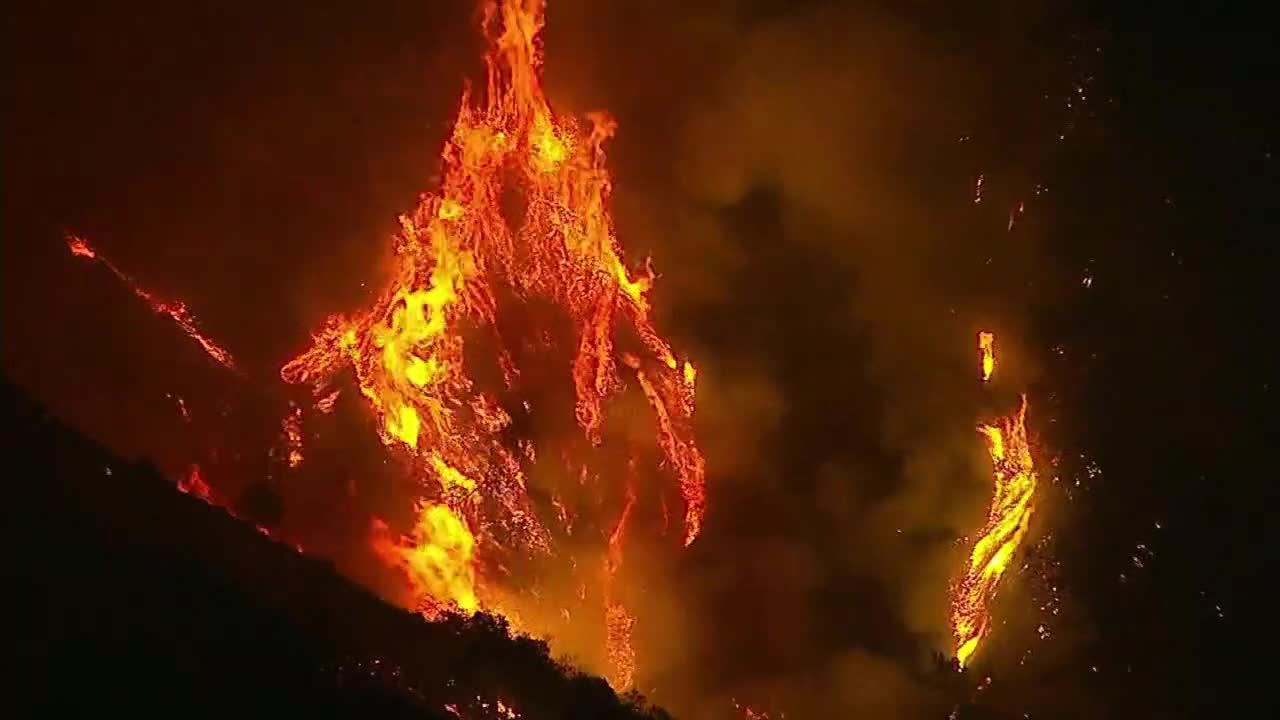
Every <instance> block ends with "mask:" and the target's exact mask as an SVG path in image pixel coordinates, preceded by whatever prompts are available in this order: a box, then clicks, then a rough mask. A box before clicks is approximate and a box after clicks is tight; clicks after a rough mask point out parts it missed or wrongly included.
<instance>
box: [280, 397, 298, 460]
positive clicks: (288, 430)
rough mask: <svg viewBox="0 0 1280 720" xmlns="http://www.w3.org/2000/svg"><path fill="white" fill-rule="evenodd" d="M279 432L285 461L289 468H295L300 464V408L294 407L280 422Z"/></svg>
mask: <svg viewBox="0 0 1280 720" xmlns="http://www.w3.org/2000/svg"><path fill="white" fill-rule="evenodd" d="M280 431H281V434H282V435H284V441H285V447H286V448H287V451H286V454H285V459H286V460H287V461H288V462H289V467H291V468H296V467H298V466H299V465H301V464H302V459H303V456H302V408H300V407H298V406H296V405H294V406H293V407H291V408H289V412H288V413H287V414H286V415H285V416H284V420H281V421H280Z"/></svg>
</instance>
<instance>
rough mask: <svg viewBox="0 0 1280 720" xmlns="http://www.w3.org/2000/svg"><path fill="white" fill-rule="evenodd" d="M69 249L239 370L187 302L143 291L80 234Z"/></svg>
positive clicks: (72, 237) (71, 238)
mask: <svg viewBox="0 0 1280 720" xmlns="http://www.w3.org/2000/svg"><path fill="white" fill-rule="evenodd" d="M67 250H69V251H70V252H71V254H72V256H74V257H80V258H84V259H86V260H93V261H96V262H99V263H102V265H103V267H105V268H107V269H108V270H110V271H111V273H112V274H113V275H115V276H116V277H117V278H118V279H119V280H120V282H122V283H124V284H125V285H126V286H127V287H128V288H129V289H130V290H132V291H133V294H134V295H137V296H138V298H139V299H141V300H142V301H143V302H145V303H146V304H147V306H148V307H150V308H151V310H152V311H153V312H155V313H156V314H158V315H164V316H167V317H168V318H169V319H170V320H172V321H173V322H174V323H175V324H176V325H177V326H178V327H179V328H180V329H181V330H182V332H184V333H186V334H187V337H189V338H191V339H192V340H194V341H195V342H196V344H197V345H199V346H200V348H201V349H202V350H204V352H205V354H207V355H208V356H209V357H211V358H213V359H214V360H216V361H217V362H218V363H219V364H220V365H222V366H223V367H225V368H227V369H228V370H235V369H236V363H235V360H233V359H232V357H231V353H229V352H227V350H226V349H225V348H223V347H222V346H221V345H219V344H218V343H216V342H214V341H213V340H212V339H210V338H209V336H207V335H205V334H204V333H203V332H202V331H201V330H200V325H199V323H198V322H197V321H196V318H195V316H194V315H192V314H191V311H190V310H188V309H187V306H186V303H184V302H182V301H181V300H169V301H166V300H161V299H160V298H158V297H156V296H155V294H154V293H152V292H150V291H148V290H145V289H143V288H142V286H141V285H139V284H138V283H137V281H135V280H134V279H133V278H132V277H129V276H128V275H126V274H125V273H124V272H123V271H121V270H120V269H119V268H117V267H116V266H115V263H113V262H111V261H110V260H108V259H107V258H106V257H104V256H103V255H101V254H99V253H98V251H97V250H94V249H93V248H92V247H90V245H89V242H88V241H87V240H85V239H84V238H82V237H79V236H77V235H68V236H67Z"/></svg>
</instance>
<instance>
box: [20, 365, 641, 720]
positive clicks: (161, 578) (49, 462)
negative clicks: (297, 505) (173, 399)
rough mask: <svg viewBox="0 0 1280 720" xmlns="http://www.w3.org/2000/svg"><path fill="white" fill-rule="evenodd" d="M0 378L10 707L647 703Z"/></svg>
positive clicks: (493, 710)
mask: <svg viewBox="0 0 1280 720" xmlns="http://www.w3.org/2000/svg"><path fill="white" fill-rule="evenodd" d="M0 388H2V390H0V408H2V411H3V414H4V422H3V426H4V427H6V428H8V430H6V437H7V444H9V445H10V449H9V450H8V451H6V453H5V459H6V465H7V467H8V471H7V472H6V473H5V475H6V476H7V477H8V478H9V481H8V483H7V484H8V485H9V487H10V488H11V490H12V492H13V494H11V495H10V497H9V498H7V499H6V501H5V510H4V512H5V514H6V515H7V516H8V519H7V520H6V526H7V527H8V528H9V530H10V532H11V533H13V539H12V540H11V542H10V545H9V547H10V548H11V550H12V552H11V553H10V557H11V558H12V561H11V567H15V568H16V573H14V572H13V571H11V572H10V577H9V579H8V582H7V583H6V587H7V593H6V594H7V595H8V596H9V597H10V598H11V601H10V602H12V601H13V600H16V601H17V607H16V608H15V609H11V610H10V615H9V619H10V627H11V628H12V630H11V631H10V633H9V634H10V637H9V638H7V639H6V643H5V644H6V649H7V650H8V653H7V654H8V658H7V659H8V660H9V663H10V665H11V667H12V670H11V671H10V673H11V674H10V680H12V681H13V682H12V685H11V687H14V688H16V689H17V690H18V693H19V694H18V696H17V697H16V698H14V701H16V702H17V706H18V707H29V708H31V709H34V710H36V711H37V714H38V715H43V716H56V715H61V714H62V713H64V712H67V711H73V712H74V714H76V715H80V714H83V713H88V712H95V713H98V712H103V713H110V714H114V713H116V712H120V711H125V712H129V711H132V712H139V711H147V710H151V711H156V712H160V713H164V712H181V713H183V714H190V713H192V712H196V713H199V714H203V713H206V712H210V711H219V712H236V713H240V714H241V715H247V716H251V717H252V716H257V715H260V714H262V713H263V712H266V711H281V710H283V711H285V712H288V713H289V715H290V716H292V717H300V716H304V715H306V714H310V713H319V714H320V716H322V717H331V716H334V715H335V714H336V715H350V716H360V717H368V716H373V715H376V716H378V717H454V716H461V717H466V718H484V717H500V716H502V717H507V716H506V715H505V712H502V711H499V709H498V707H497V704H496V703H497V701H498V700H503V701H504V703H506V704H509V706H511V707H514V708H515V709H516V711H517V712H519V713H521V715H522V716H523V717H539V718H542V717H547V718H550V717H573V718H579V717H580V718H606V717H618V718H622V717H644V716H646V712H644V711H639V710H636V709H635V708H633V707H631V706H628V705H626V704H625V703H623V702H622V701H620V700H619V699H618V698H617V697H616V696H615V695H614V693H613V692H612V691H611V690H610V689H609V687H608V686H607V685H606V684H605V682H604V681H602V680H600V679H598V678H592V677H587V676H584V675H580V674H575V673H573V672H572V671H569V670H566V669H565V668H563V667H561V666H559V665H557V664H556V663H555V662H553V661H552V660H551V659H550V658H549V656H548V655H547V651H546V647H545V646H544V645H542V644H540V643H538V642H535V641H532V640H528V639H512V638H510V637H509V636H508V634H507V631H506V628H505V627H504V626H503V625H502V624H501V623H500V621H495V620H493V619H491V618H488V617H485V616H480V617H477V618H476V619H473V620H452V621H448V622H443V623H428V622H425V621H423V620H422V619H421V618H419V617H418V616H416V615H413V614H410V613H407V612H405V611H403V610H400V609H397V608H394V607H391V606H389V605H387V604H385V603H383V602H382V601H380V600H379V599H377V598H376V597H374V596H372V595H371V594H369V593H368V592H367V591H365V590H363V589H362V588H360V587H357V586H355V585H353V584H351V583H350V582H348V581H347V580H345V579H343V578H342V577H340V576H338V575H337V574H336V573H335V572H334V571H333V570H332V568H331V567H329V566H328V565H327V564H326V563H325V562H323V561H320V560H317V559H314V558H309V557H304V556H302V555H300V554H299V553H298V552H296V551H295V550H294V549H293V548H291V547H289V546H287V545H285V544H282V543H278V542H275V541H273V540H271V539H270V538H268V537H266V536H264V535H263V534H261V533H259V532H257V531H256V530H255V528H254V527H253V526H252V525H250V524H248V523H244V522H242V521H240V520H237V519H235V518H233V517H231V516H230V515H228V514H227V513H226V512H225V511H223V510H222V509H219V508H217V507H213V506H211V505H208V504H206V503H204V502H203V501H201V500H199V499H197V498H195V497H192V496H188V495H185V494H182V493H180V492H178V491H177V490H176V489H175V487H174V485H173V483H172V482H170V481H169V480H166V479H165V478H164V477H162V476H161V475H160V473H159V472H158V471H156V470H155V469H154V468H153V467H151V466H150V465H149V464H148V463H145V462H128V461H125V460H122V459H120V458H118V457H115V456H113V455H112V454H111V453H110V452H108V451H107V450H105V449H103V448H102V447H100V446H98V445H96V444H94V443H93V442H91V441H89V440H87V439H85V438H84V437H82V436H81V435H79V434H78V433H76V432H74V431H72V430H70V429H69V428H67V427H66V426H64V425H63V424H62V423H60V422H59V421H57V420H55V419H53V418H51V417H49V416H47V415H46V414H45V413H44V412H43V411H42V410H41V409H40V408H39V407H38V406H37V405H35V404H34V403H33V402H31V401H30V400H29V399H28V398H26V397H25V396H24V395H22V394H21V393H20V391H18V390H17V389H15V388H14V387H13V386H12V385H11V384H9V383H7V382H4V383H3V384H2V385H0ZM15 671H16V675H15V674H13V673H14V672H15ZM447 705H448V706H452V707H453V708H454V710H453V711H450V710H448V709H446V706H447ZM10 707H11V708H12V707H14V705H13V704H12V703H11V704H10ZM647 712H648V716H663V713H661V712H660V711H657V710H651V711H647Z"/></svg>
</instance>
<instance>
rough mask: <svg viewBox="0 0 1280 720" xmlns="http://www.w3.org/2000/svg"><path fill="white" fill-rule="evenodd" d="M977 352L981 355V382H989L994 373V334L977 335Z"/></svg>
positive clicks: (983, 333) (982, 333) (981, 333)
mask: <svg viewBox="0 0 1280 720" xmlns="http://www.w3.org/2000/svg"><path fill="white" fill-rule="evenodd" d="M978 352H980V353H982V382H989V381H990V380H991V374H992V373H994V372H995V371H996V336H995V333H989V332H980V333H978Z"/></svg>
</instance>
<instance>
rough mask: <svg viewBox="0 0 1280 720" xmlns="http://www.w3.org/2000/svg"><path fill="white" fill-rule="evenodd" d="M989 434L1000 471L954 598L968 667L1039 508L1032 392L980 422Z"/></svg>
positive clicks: (956, 628)
mask: <svg viewBox="0 0 1280 720" xmlns="http://www.w3.org/2000/svg"><path fill="white" fill-rule="evenodd" d="M978 430H979V432H981V433H982V434H983V435H984V436H985V437H986V440H987V449H988V451H989V452H990V454H991V465H992V468H993V471H994V473H993V474H994V476H995V493H994V495H993V496H992V498H991V509H990V511H989V512H988V514H987V522H986V525H985V526H984V527H983V529H982V532H981V533H980V534H979V536H978V541H977V542H976V543H975V544H974V546H973V550H972V552H971V553H970V555H969V565H968V567H967V568H966V570H965V574H964V576H963V577H962V578H961V580H960V581H959V582H958V583H957V584H956V586H955V588H954V591H953V595H952V601H951V623H952V634H953V635H954V637H955V641H956V658H957V659H958V660H959V661H960V665H961V666H962V667H963V666H965V665H967V664H968V662H969V659H970V658H971V657H972V656H973V654H974V652H976V651H977V649H978V644H979V643H980V642H982V640H983V638H985V637H986V635H987V632H988V631H989V629H990V625H991V602H992V600H993V599H994V598H995V595H996V591H997V590H998V589H999V585H1000V578H1001V576H1003V575H1004V573H1005V571H1006V570H1008V569H1009V566H1010V564H1011V563H1012V561H1013V558H1014V555H1015V554H1016V553H1017V552H1018V548H1019V546H1020V545H1021V544H1022V541H1023V539H1024V538H1025V536H1026V534H1027V528H1028V526H1029V524H1030V522H1031V515H1032V513H1033V512H1034V511H1035V505H1034V502H1033V501H1034V498H1035V492H1036V473H1035V466H1034V463H1033V461H1032V458H1031V447H1030V445H1029V444H1028V443H1027V398H1026V396H1025V395H1024V396H1023V398H1022V404H1021V405H1020V406H1019V408H1018V411H1017V412H1016V413H1014V414H1013V415H1012V416H1010V417H1007V418H1002V419H1001V420H1000V421H999V422H998V423H996V424H995V425H982V426H980V427H979V428H978Z"/></svg>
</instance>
